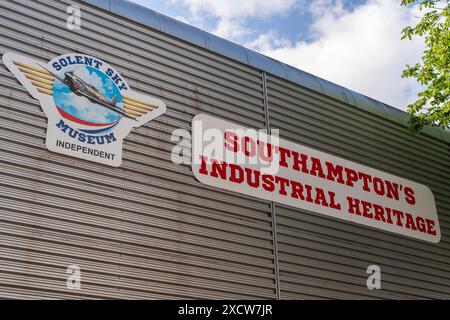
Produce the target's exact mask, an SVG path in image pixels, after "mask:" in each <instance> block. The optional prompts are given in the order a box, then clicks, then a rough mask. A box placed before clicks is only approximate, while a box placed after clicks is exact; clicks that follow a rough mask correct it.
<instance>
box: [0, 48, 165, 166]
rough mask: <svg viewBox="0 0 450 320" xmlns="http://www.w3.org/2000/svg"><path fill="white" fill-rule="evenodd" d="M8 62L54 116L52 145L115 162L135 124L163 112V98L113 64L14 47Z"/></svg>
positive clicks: (52, 148)
mask: <svg viewBox="0 0 450 320" xmlns="http://www.w3.org/2000/svg"><path fill="white" fill-rule="evenodd" d="M2 60H3V62H4V63H5V65H6V66H7V67H8V69H9V70H10V71H11V72H12V73H13V74H14V76H15V77H16V78H17V80H18V81H19V82H20V83H21V84H22V85H23V86H24V87H25V89H27V90H28V92H29V93H30V95H31V96H32V97H33V98H34V99H36V100H39V102H40V104H41V107H42V110H43V111H44V113H45V115H46V116H47V118H48V122H47V138H46V145H47V149H48V150H50V151H53V152H57V153H62V154H65V155H69V156H72V157H77V158H81V159H85V160H89V161H94V162H99V163H102V164H105V165H110V166H114V167H118V166H120V164H121V162H122V145H123V139H125V137H126V136H127V135H128V134H129V133H130V131H131V130H132V129H133V128H135V127H140V126H142V125H144V124H145V123H147V122H148V121H150V120H152V119H154V118H156V117H158V116H160V115H162V114H163V113H164V112H165V111H166V105H165V104H164V102H162V101H161V100H159V99H156V98H153V97H149V96H147V95H142V94H140V93H137V92H135V91H133V90H131V88H130V86H129V85H128V83H127V82H126V80H125V79H124V78H123V77H122V76H121V75H120V74H119V73H118V72H117V71H116V70H115V69H114V68H113V67H111V66H110V65H108V64H107V63H106V62H104V61H101V60H100V59H98V58H95V57H91V56H88V55H85V54H79V53H69V54H64V55H61V56H58V57H55V58H53V59H52V60H51V61H50V62H48V63H47V62H42V61H38V60H36V59H33V58H30V57H26V56H23V55H20V54H16V53H12V52H8V53H5V54H4V55H3V57H2Z"/></svg>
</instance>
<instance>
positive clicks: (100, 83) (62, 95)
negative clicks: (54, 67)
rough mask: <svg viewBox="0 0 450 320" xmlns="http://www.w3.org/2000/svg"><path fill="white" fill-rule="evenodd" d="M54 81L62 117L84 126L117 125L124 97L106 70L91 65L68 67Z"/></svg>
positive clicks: (57, 103) (56, 101)
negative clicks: (102, 70) (104, 71)
mask: <svg viewBox="0 0 450 320" xmlns="http://www.w3.org/2000/svg"><path fill="white" fill-rule="evenodd" d="M59 76H60V78H61V79H64V80H65V81H64V82H62V81H61V80H59V79H56V80H55V82H54V84H53V99H54V101H55V105H56V107H57V109H58V111H59V113H60V114H61V116H62V117H63V118H65V119H67V120H70V121H72V122H75V123H78V124H79V125H82V126H83V127H85V126H87V127H90V126H92V127H93V128H96V129H100V127H105V126H111V125H115V124H117V123H118V122H119V121H120V119H121V118H122V115H121V114H120V113H118V112H116V111H114V110H115V109H116V110H123V99H122V94H121V93H120V90H119V89H118V88H117V86H116V84H115V83H114V82H113V81H112V80H111V79H110V78H109V77H108V76H107V75H106V74H105V73H103V72H101V71H99V70H97V69H95V68H93V67H90V66H78V67H76V68H73V69H70V68H66V69H65V70H63V71H62V72H60V74H59Z"/></svg>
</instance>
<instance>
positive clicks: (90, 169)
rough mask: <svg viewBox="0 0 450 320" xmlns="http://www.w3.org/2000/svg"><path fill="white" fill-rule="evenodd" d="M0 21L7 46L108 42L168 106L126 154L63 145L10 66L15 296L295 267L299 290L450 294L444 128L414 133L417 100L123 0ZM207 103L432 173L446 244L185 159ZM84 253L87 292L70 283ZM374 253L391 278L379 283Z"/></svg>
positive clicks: (224, 290) (205, 291) (36, 48)
mask: <svg viewBox="0 0 450 320" xmlns="http://www.w3.org/2000/svg"><path fill="white" fill-rule="evenodd" d="M85 2H89V4H87V3H85ZM73 3H76V4H80V5H81V7H82V9H83V25H82V29H81V30H79V31H75V32H72V31H69V30H68V29H67V28H66V27H65V23H66V21H65V13H64V12H65V10H66V7H67V5H68V4H73ZM90 4H92V5H94V6H91V5H90ZM111 10H114V11H115V12H114V13H115V15H111ZM133 12H135V13H133ZM132 13H133V14H132ZM129 18H131V19H132V20H129ZM0 19H1V21H2V23H1V25H0V30H1V32H0V55H1V54H3V53H4V52H7V51H15V52H18V53H22V54H24V55H28V56H32V57H34V58H37V59H42V60H44V61H45V60H49V59H51V58H53V57H54V56H56V55H58V54H62V53H67V52H73V51H80V52H84V53H86V54H91V55H93V56H97V57H99V58H101V59H102V60H105V61H107V62H108V63H110V64H111V65H112V66H113V67H114V68H115V69H117V70H118V71H119V72H120V73H121V74H122V75H123V76H124V77H125V78H126V80H127V81H128V83H129V84H130V86H131V87H132V88H133V90H136V91H139V92H143V93H145V94H148V95H154V96H156V97H158V98H161V99H162V100H164V101H165V102H166V104H167V106H168V111H167V113H166V114H164V115H163V116H161V117H160V118H157V119H155V120H153V121H151V122H150V123H148V124H147V125H145V126H143V127H141V128H138V129H136V130H133V131H132V133H131V134H130V135H129V136H128V137H127V138H126V140H125V144H124V162H123V165H122V166H121V167H120V168H111V167H105V166H103V165H100V164H95V163H91V162H85V161H82V160H78V159H75V158H70V157H67V156H63V155H61V154H55V153H50V152H48V151H47V149H46V148H45V143H44V141H45V131H46V118H45V116H44V114H43V113H42V111H41V109H40V106H39V103H38V102H37V101H35V100H33V99H32V98H31V97H30V96H29V94H28V93H27V92H26V90H25V89H24V88H23V87H22V86H21V85H20V84H19V83H18V82H17V80H16V79H15V78H14V77H13V76H12V75H11V73H10V72H9V71H8V70H7V69H6V68H5V66H3V65H2V64H0V89H1V90H0V297H2V298H89V299H91V298H92V299H96V298H122V299H133V298H134V299H140V298H147V299H177V298H187V299H191V298H193V299H195V298H208V299H209V298H212V299H220V298H227V299H234V298H243V299H250V298H256V299H274V298H276V297H277V292H276V290H277V285H276V279H275V274H276V273H277V271H278V273H279V281H280V289H281V290H280V292H279V293H280V296H281V298H282V299H301V298H310V299H330V298H337V299H342V298H348V299H361V298H370V299H379V298H384V299H401V298H403V299H404V298H411V299H416V298H448V297H450V276H449V274H450V272H449V271H450V267H449V261H450V253H449V252H450V250H449V249H450V237H449V235H450V198H449V195H450V185H449V181H450V168H449V165H448V163H449V162H448V161H449V156H450V155H449V144H448V142H449V140H448V136H447V133H445V132H444V131H443V130H438V129H435V128H431V129H427V130H429V132H431V134H430V135H427V134H421V135H418V136H412V135H409V134H408V133H407V132H406V130H405V127H404V119H405V116H406V115H405V113H403V112H399V111H397V110H394V109H391V107H389V106H386V105H384V104H382V103H380V102H377V101H374V100H373V99H370V98H367V97H365V96H363V95H360V94H358V93H355V92H352V91H349V90H346V89H344V88H342V87H339V86H337V85H335V84H332V83H330V82H328V81H325V80H323V79H320V78H317V77H315V76H313V75H310V74H308V73H306V72H303V71H300V70H297V69H294V68H292V67H289V66H287V65H285V64H282V63H280V62H278V61H276V60H273V59H270V58H267V57H265V56H262V55H260V54H257V53H255V52H252V51H250V50H247V49H242V47H239V46H237V45H234V44H232V43H229V42H226V46H225V45H224V44H225V42H223V41H224V40H220V39H219V38H215V37H214V36H212V35H207V34H206V33H205V32H203V31H200V30H198V29H196V28H194V27H190V26H187V25H185V24H182V23H180V22H178V21H176V20H173V19H170V18H167V17H165V16H162V15H159V14H157V13H154V12H152V11H151V10H147V9H144V8H142V7H139V6H136V5H134V4H131V3H126V2H124V1H121V0H111V1H108V0H104V1H100V0H89V1H72V0H58V1H45V0H39V1H28V0H17V1H8V0H0ZM133 19H136V20H137V19H139V21H133ZM158 30H159V31H158ZM167 33H168V34H167ZM213 37H214V38H213ZM211 39H213V40H211ZM192 44H195V45H192ZM206 48H208V49H206ZM217 53H219V54H217ZM261 70H263V71H266V72H268V74H267V75H265V74H264V73H263V75H262V72H261ZM265 76H266V77H267V85H268V90H267V92H264V90H263V87H264V86H263V79H264V78H265ZM299 84H300V85H299ZM323 93H326V95H324V94H323ZM265 94H267V97H268V105H269V112H268V114H269V119H266V112H267V110H266V109H265V108H264V100H265ZM343 101H344V102H345V103H343ZM355 106H358V107H357V108H355ZM367 111H369V112H367ZM198 113H209V114H211V115H213V116H217V117H220V118H224V119H227V120H230V121H233V122H237V123H240V124H242V125H243V126H246V127H253V128H265V127H266V120H269V123H270V128H271V129H274V128H279V129H280V134H281V136H282V137H283V138H285V139H288V140H291V141H293V142H297V143H302V144H305V145H308V146H311V147H313V148H316V149H319V150H322V151H325V152H328V153H331V154H335V155H337V156H341V157H343V158H346V159H350V160H353V161H356V162H359V163H362V164H366V165H369V166H371V167H374V168H377V169H380V170H383V171H387V172H390V173H393V174H396V175H399V176H402V177H405V178H409V179H412V180H414V181H417V182H421V183H424V184H426V185H428V186H429V187H430V188H431V189H432V191H433V194H434V196H435V199H436V204H437V208H438V213H439V219H440V225H441V231H442V240H441V242H440V243H439V244H438V245H435V244H428V243H425V242H421V241H418V240H413V239H409V238H406V237H401V236H397V235H394V234H390V233H385V232H382V231H379V230H374V229H370V228H366V227H363V226H359V225H358V226H357V225H354V224H350V223H346V222H342V221H338V220H334V219H330V218H327V217H324V216H320V215H317V214H314V213H311V212H306V211H302V210H296V209H293V208H288V207H285V206H281V205H276V206H275V209H274V212H275V213H276V222H277V223H276V226H275V227H276V228H274V226H273V225H272V218H274V217H273V216H272V215H271V214H272V212H271V207H270V203H269V202H266V201H261V200H257V199H254V198H251V197H246V196H243V195H239V194H237V193H232V192H227V191H222V190H218V189H213V188H210V187H208V186H205V185H202V184H200V183H199V182H197V181H196V180H195V179H194V177H193V175H192V172H191V169H190V167H189V166H187V165H181V166H179V165H175V164H173V163H172V161H171V158H170V157H171V151H172V148H173V146H174V142H171V134H172V131H173V130H174V129H177V128H184V129H187V130H190V127H191V124H190V121H191V119H192V117H193V116H194V115H196V114H198ZM274 229H276V231H277V233H276V234H275V235H274V234H273V230H274ZM274 239H276V241H277V248H278V255H277V257H278V260H277V262H278V267H279V269H278V270H275V266H276V263H275V261H274V260H275V256H274V243H273V242H274ZM72 264H76V265H79V266H80V267H81V268H82V290H81V291H72V290H68V289H67V288H66V279H67V274H66V268H67V266H69V265H72ZM370 264H378V265H379V266H380V267H381V268H382V290H375V291H370V290H368V289H367V288H366V286H365V283H366V279H367V274H366V273H365V270H366V268H367V266H368V265H370Z"/></svg>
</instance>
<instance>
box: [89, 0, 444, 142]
mask: <svg viewBox="0 0 450 320" xmlns="http://www.w3.org/2000/svg"><path fill="white" fill-rule="evenodd" d="M81 1H84V2H87V3H89V4H92V5H94V6H99V7H101V8H103V9H105V8H108V7H109V8H110V11H111V12H113V13H114V14H117V15H120V16H122V17H126V18H128V19H131V20H134V21H137V22H139V23H142V24H144V25H146V26H148V27H151V28H153V29H156V30H159V31H163V32H166V33H168V34H170V35H172V36H174V37H176V38H178V39H181V40H184V41H187V42H190V43H193V44H195V45H198V46H201V47H203V48H206V49H208V50H211V51H213V52H216V53H219V54H221V55H224V56H226V57H228V58H230V59H234V60H236V61H239V62H241V63H244V64H248V65H250V66H252V67H255V68H257V69H260V70H262V71H265V72H268V73H270V74H272V75H275V76H278V77H280V78H283V79H287V80H289V81H292V82H294V83H296V84H299V85H301V86H304V87H306V88H309V89H311V90H315V91H318V92H321V93H323V94H325V95H328V96H330V97H333V98H334V99H337V100H340V101H342V102H345V103H349V104H351V105H355V106H356V107H358V108H362V109H363V110H365V111H368V112H371V113H375V114H377V115H381V116H383V117H384V118H387V119H389V120H390V121H393V122H396V123H399V124H402V125H405V124H406V122H407V120H408V117H407V114H406V113H405V112H402V111H399V110H398V109H396V108H393V107H390V106H388V105H386V104H384V103H382V102H379V101H376V100H374V99H371V98H368V97H365V96H363V95H361V94H359V93H357V92H354V91H352V90H349V89H347V88H344V87H342V86H339V85H336V84H334V83H331V82H329V81H327V80H324V79H321V78H319V77H316V76H314V75H311V74H309V73H307V72H305V71H302V70H299V69H297V68H294V67H292V66H289V65H287V64H284V63H281V62H279V61H277V60H275V59H272V58H269V57H267V56H265V55H262V54H260V53H258V52H255V51H253V50H250V49H247V48H244V47H242V46H240V45H238V44H235V43H232V42H230V41H227V40H225V39H222V38H219V37H217V36H215V35H212V34H210V33H207V32H205V31H203V30H200V29H198V28H194V27H192V26H190V25H188V24H185V23H183V22H181V21H178V20H175V19H172V18H170V17H167V16H165V15H162V14H159V13H157V12H155V11H153V10H151V9H148V8H145V7H142V6H139V5H137V4H134V3H131V2H128V1H125V0H81ZM164 26H167V27H164ZM424 132H425V133H426V134H428V135H430V136H433V137H436V138H438V139H443V140H444V141H447V142H450V130H442V129H441V128H437V127H427V128H425V130H424Z"/></svg>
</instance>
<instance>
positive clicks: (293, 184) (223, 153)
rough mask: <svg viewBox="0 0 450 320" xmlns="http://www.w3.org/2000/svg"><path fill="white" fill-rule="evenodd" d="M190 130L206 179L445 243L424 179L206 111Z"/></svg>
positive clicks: (196, 167) (195, 164)
mask: <svg viewBox="0 0 450 320" xmlns="http://www.w3.org/2000/svg"><path fill="white" fill-rule="evenodd" d="M192 128H193V129H192V131H193V145H192V149H193V151H192V170H193V173H194V175H195V177H196V178H197V179H198V180H199V181H200V182H202V183H204V184H207V185H209V186H213V187H217V188H221V189H226V190H230V191H235V192H239V193H242V194H245V195H249V196H253V197H257V198H261V199H264V200H270V201H274V202H278V203H282V204H285V205H289V206H292V207H296V208H300V209H304V210H308V211H312V212H317V213H320V214H324V215H327V216H331V217H334V218H338V219H342V220H346V221H351V222H354V223H357V224H362V225H366V226H370V227H373V228H377V229H381V230H385V231H390V232H393V233H397V234H401V235H404V236H408V237H412V238H417V239H421V240H425V241H429V242H434V243H437V242H439V241H440V238H441V233H440V227H439V219H438V215H437V211H436V205H435V201H434V197H433V193H432V192H431V190H430V189H429V188H428V187H427V186H425V185H423V184H419V183H416V182H414V181H411V180H407V179H404V178H401V177H398V176H395V175H392V174H389V173H386V172H383V171H380V170H376V169H372V168H369V167H367V166H364V165H361V164H358V163H355V162H352V161H348V160H345V159H343V158H339V157H336V156H333V155H331V154H327V153H324V152H321V151H318V150H314V149H312V148H309V147H306V146H302V145H299V144H295V143H292V142H289V141H286V140H282V139H277V137H276V136H274V135H272V136H269V135H267V134H265V133H261V132H256V131H255V130H251V129H246V128H243V127H242V126H240V125H237V124H234V123H231V122H227V121H223V120H221V119H217V118H214V117H211V116H208V115H204V114H200V115H197V116H196V117H194V119H193V123H192Z"/></svg>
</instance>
